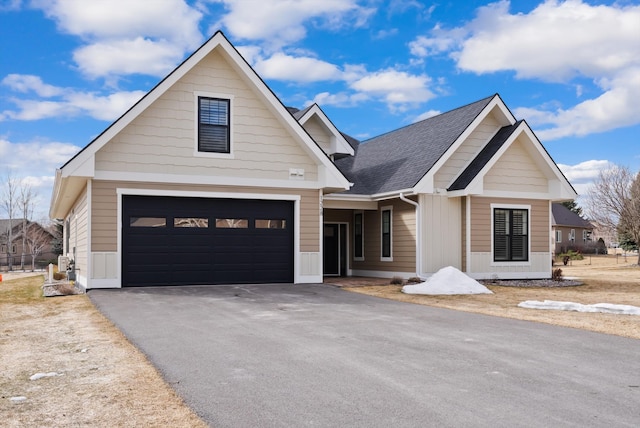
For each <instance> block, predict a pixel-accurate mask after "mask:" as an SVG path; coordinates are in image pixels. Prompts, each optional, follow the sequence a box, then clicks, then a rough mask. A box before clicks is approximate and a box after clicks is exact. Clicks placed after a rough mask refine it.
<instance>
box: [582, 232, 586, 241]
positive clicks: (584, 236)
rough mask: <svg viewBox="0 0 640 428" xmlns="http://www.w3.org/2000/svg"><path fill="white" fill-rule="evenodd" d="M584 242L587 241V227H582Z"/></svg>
mask: <svg viewBox="0 0 640 428" xmlns="http://www.w3.org/2000/svg"><path fill="white" fill-rule="evenodd" d="M582 242H584V243H586V242H587V229H582Z"/></svg>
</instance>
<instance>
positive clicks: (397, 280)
mask: <svg viewBox="0 0 640 428" xmlns="http://www.w3.org/2000/svg"><path fill="white" fill-rule="evenodd" d="M390 284H391V285H402V284H404V279H402V278H400V277H399V276H394V277H393V278H391V282H390Z"/></svg>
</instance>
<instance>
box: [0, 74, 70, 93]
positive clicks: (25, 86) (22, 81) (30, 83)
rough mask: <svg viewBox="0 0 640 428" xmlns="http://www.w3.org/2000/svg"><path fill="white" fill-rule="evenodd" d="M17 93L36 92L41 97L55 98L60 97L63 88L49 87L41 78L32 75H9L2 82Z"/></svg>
mask: <svg viewBox="0 0 640 428" xmlns="http://www.w3.org/2000/svg"><path fill="white" fill-rule="evenodd" d="M1 83H2V84H3V85H6V86H8V87H10V88H11V89H13V90H14V91H16V92H23V93H27V92H31V91H33V92H35V93H36V94H37V95H39V96H41V97H54V96H56V95H60V94H61V93H62V92H63V90H62V89H61V88H58V87H55V86H52V85H48V84H46V83H44V82H43V81H42V79H41V78H40V77H39V76H34V75H31V74H9V75H7V76H6V77H5V78H4V79H2V82H1Z"/></svg>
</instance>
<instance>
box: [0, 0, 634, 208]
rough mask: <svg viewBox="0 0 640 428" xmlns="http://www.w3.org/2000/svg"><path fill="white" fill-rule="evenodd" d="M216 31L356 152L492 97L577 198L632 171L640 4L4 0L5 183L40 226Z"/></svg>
mask: <svg viewBox="0 0 640 428" xmlns="http://www.w3.org/2000/svg"><path fill="white" fill-rule="evenodd" d="M216 30H222V31H224V32H225V34H226V36H227V37H228V38H229V39H230V40H231V42H232V43H233V44H234V45H235V46H236V47H237V48H238V50H239V51H240V52H241V53H242V54H243V56H244V57H245V58H246V59H247V61H248V62H249V63H250V64H251V65H252V66H253V67H254V69H255V70H256V71H257V72H258V74H259V75H260V76H261V77H262V78H263V79H264V80H265V82H266V83H267V84H268V85H269V86H270V87H271V88H272V90H273V91H274V92H275V93H276V94H277V95H278V97H280V99H281V100H282V101H283V103H284V104H285V105H287V106H296V107H299V108H303V107H305V106H306V105H308V104H309V103H312V102H317V103H318V104H319V105H320V106H321V107H322V108H323V110H324V111H325V112H326V113H327V115H328V116H329V117H330V118H331V119H332V121H333V122H334V123H335V124H336V126H337V127H338V128H340V129H341V130H342V131H343V132H346V133H348V134H350V135H352V136H354V137H357V138H359V139H362V140H365V139H367V138H369V137H373V136H376V135H379V134H381V133H384V132H387V131H389V130H392V129H395V128H398V127H401V126H404V125H407V124H410V123H412V122H415V121H416V120H420V119H421V118H426V117H429V116H431V115H434V114H437V113H439V112H444V111H447V110H450V109H453V108H456V107H459V106H462V105H465V104H468V103H470V102H473V101H476V100H478V99H481V98H484V97H486V96H489V95H492V94H494V93H496V92H497V93H499V94H500V95H501V96H502V98H503V100H504V101H505V102H506V104H507V106H509V108H510V109H511V110H512V112H513V113H514V114H515V115H516V117H517V118H522V119H526V120H527V122H528V123H529V125H530V126H531V127H532V128H533V130H534V132H535V133H536V135H537V136H538V137H539V138H540V140H541V141H542V143H543V144H544V146H545V147H546V149H547V150H548V152H549V153H550V154H551V156H552V157H553V158H554V160H555V161H556V162H557V163H558V164H559V165H560V167H561V169H562V170H563V172H564V173H565V175H566V176H567V177H568V178H569V179H570V181H571V182H572V184H573V185H574V187H576V189H577V190H578V192H580V193H583V192H585V191H586V189H587V188H588V186H589V183H590V182H591V181H592V180H593V178H594V177H595V176H596V175H597V173H598V171H599V170H600V169H601V168H606V167H607V166H608V165H610V164H611V163H615V164H619V165H626V166H628V167H630V168H631V169H632V170H633V171H638V170H640V1H625V0H620V1H579V0H569V1H527V0H523V1H513V2H509V1H496V2H491V1H480V0H475V1H473V0H468V1H464V2H463V1H445V0H443V1H440V2H428V1H414V0H323V1H320V0H299V1H284V0H283V1H277V0H271V1H268V2H267V1H250V0H193V1H191V0H187V1H183V0H144V1H143V0H138V1H135V0H92V1H80V0H0V175H1V176H2V177H3V178H4V177H6V174H7V173H8V172H9V173H10V174H11V175H13V176H14V177H17V178H20V179H24V180H26V181H27V182H28V183H30V184H31V185H32V186H33V187H34V189H35V190H37V191H38V193H39V194H40V207H39V210H38V211H39V212H40V213H41V215H44V214H45V213H46V212H47V211H48V205H49V200H50V195H51V187H52V184H53V176H54V172H55V169H56V168H58V167H60V166H61V165H62V164H63V163H64V162H66V160H68V159H69V158H70V157H71V156H73V155H74V154H75V153H76V152H77V151H78V150H80V149H81V148H82V147H84V146H85V145H86V144H88V143H89V142H90V141H91V140H92V139H93V138H94V137H95V136H97V135H98V134H100V132H102V131H103V130H104V129H105V128H106V127H107V126H108V125H109V124H110V123H111V122H112V121H113V120H115V119H117V118H118V117H119V116H120V115H121V114H122V113H124V112H125V111H126V110H127V109H128V108H129V107H130V106H131V105H132V104H133V103H135V101H137V100H138V99H139V98H140V97H141V96H142V95H143V94H144V93H146V92H147V91H148V90H149V89H151V88H152V87H153V86H154V85H155V84H156V83H157V82H158V81H159V80H160V79H162V78H163V77H164V76H165V75H166V74H168V73H169V72H170V71H171V70H172V69H173V68H175V67H176V66H177V65H178V64H179V63H180V62H181V61H182V60H183V59H184V58H186V57H187V56H188V55H189V54H190V53H191V52H193V51H194V50H195V49H197V48H198V46H200V45H201V44H202V43H203V42H204V41H205V40H206V39H207V38H209V37H210V36H211V35H212V34H213V33H214V32H215V31H216ZM3 215H4V213H0V217H2V216H3Z"/></svg>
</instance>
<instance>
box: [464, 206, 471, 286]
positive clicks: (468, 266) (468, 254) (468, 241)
mask: <svg viewBox="0 0 640 428" xmlns="http://www.w3.org/2000/svg"><path fill="white" fill-rule="evenodd" d="M465 198H466V202H465V209H466V218H465V220H466V225H465V233H466V236H467V237H466V244H467V245H466V247H467V248H466V249H465V251H466V260H465V261H466V263H465V265H466V267H465V269H466V272H467V273H469V272H471V233H472V232H471V196H465Z"/></svg>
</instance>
